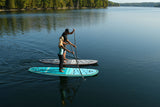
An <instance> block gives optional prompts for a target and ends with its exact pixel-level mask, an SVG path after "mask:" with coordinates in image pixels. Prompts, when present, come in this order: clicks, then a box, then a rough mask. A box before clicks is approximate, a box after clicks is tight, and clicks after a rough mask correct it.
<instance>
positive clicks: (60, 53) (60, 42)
mask: <svg viewBox="0 0 160 107" xmlns="http://www.w3.org/2000/svg"><path fill="white" fill-rule="evenodd" d="M64 45H67V43H66V42H64V37H63V36H61V37H60V38H59V45H58V47H59V53H58V56H59V61H60V63H59V71H60V72H64V71H62V69H63V63H64V56H63V55H64V51H68V52H70V53H72V54H74V52H71V51H70V50H68V49H67V48H66V47H65V46H64Z"/></svg>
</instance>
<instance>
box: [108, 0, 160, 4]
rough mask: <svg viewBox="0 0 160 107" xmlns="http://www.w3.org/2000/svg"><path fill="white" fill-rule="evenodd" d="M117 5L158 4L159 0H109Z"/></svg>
mask: <svg viewBox="0 0 160 107" xmlns="http://www.w3.org/2000/svg"><path fill="white" fill-rule="evenodd" d="M110 1H113V2H118V3H139V2H160V0H110Z"/></svg>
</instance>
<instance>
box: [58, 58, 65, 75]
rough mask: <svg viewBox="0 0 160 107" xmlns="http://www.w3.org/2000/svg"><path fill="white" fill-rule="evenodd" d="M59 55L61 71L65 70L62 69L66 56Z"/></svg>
mask: <svg viewBox="0 0 160 107" xmlns="http://www.w3.org/2000/svg"><path fill="white" fill-rule="evenodd" d="M58 56H59V61H60V62H59V71H60V72H64V71H62V68H63V61H64V58H63V55H58Z"/></svg>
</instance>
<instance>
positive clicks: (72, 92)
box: [59, 77, 83, 107]
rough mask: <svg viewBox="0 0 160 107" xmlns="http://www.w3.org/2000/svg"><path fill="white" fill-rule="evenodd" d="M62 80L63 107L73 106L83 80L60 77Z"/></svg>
mask: <svg viewBox="0 0 160 107" xmlns="http://www.w3.org/2000/svg"><path fill="white" fill-rule="evenodd" d="M59 79H60V94H61V104H62V106H63V107H64V106H67V105H69V104H71V103H72V102H73V100H74V97H75V96H76V93H77V92H78V89H79V87H80V85H81V84H82V82H83V79H82V78H68V77H59Z"/></svg>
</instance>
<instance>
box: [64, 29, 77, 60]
mask: <svg viewBox="0 0 160 107" xmlns="http://www.w3.org/2000/svg"><path fill="white" fill-rule="evenodd" d="M74 32H75V29H73V31H72V32H69V29H65V31H64V32H63V34H62V37H63V38H64V42H65V43H66V44H64V47H66V45H68V44H70V45H72V46H73V47H75V48H76V45H74V44H72V43H71V42H70V41H69V40H68V38H67V35H68V34H73V33H74ZM63 55H64V60H67V58H66V51H64V54H63Z"/></svg>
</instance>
